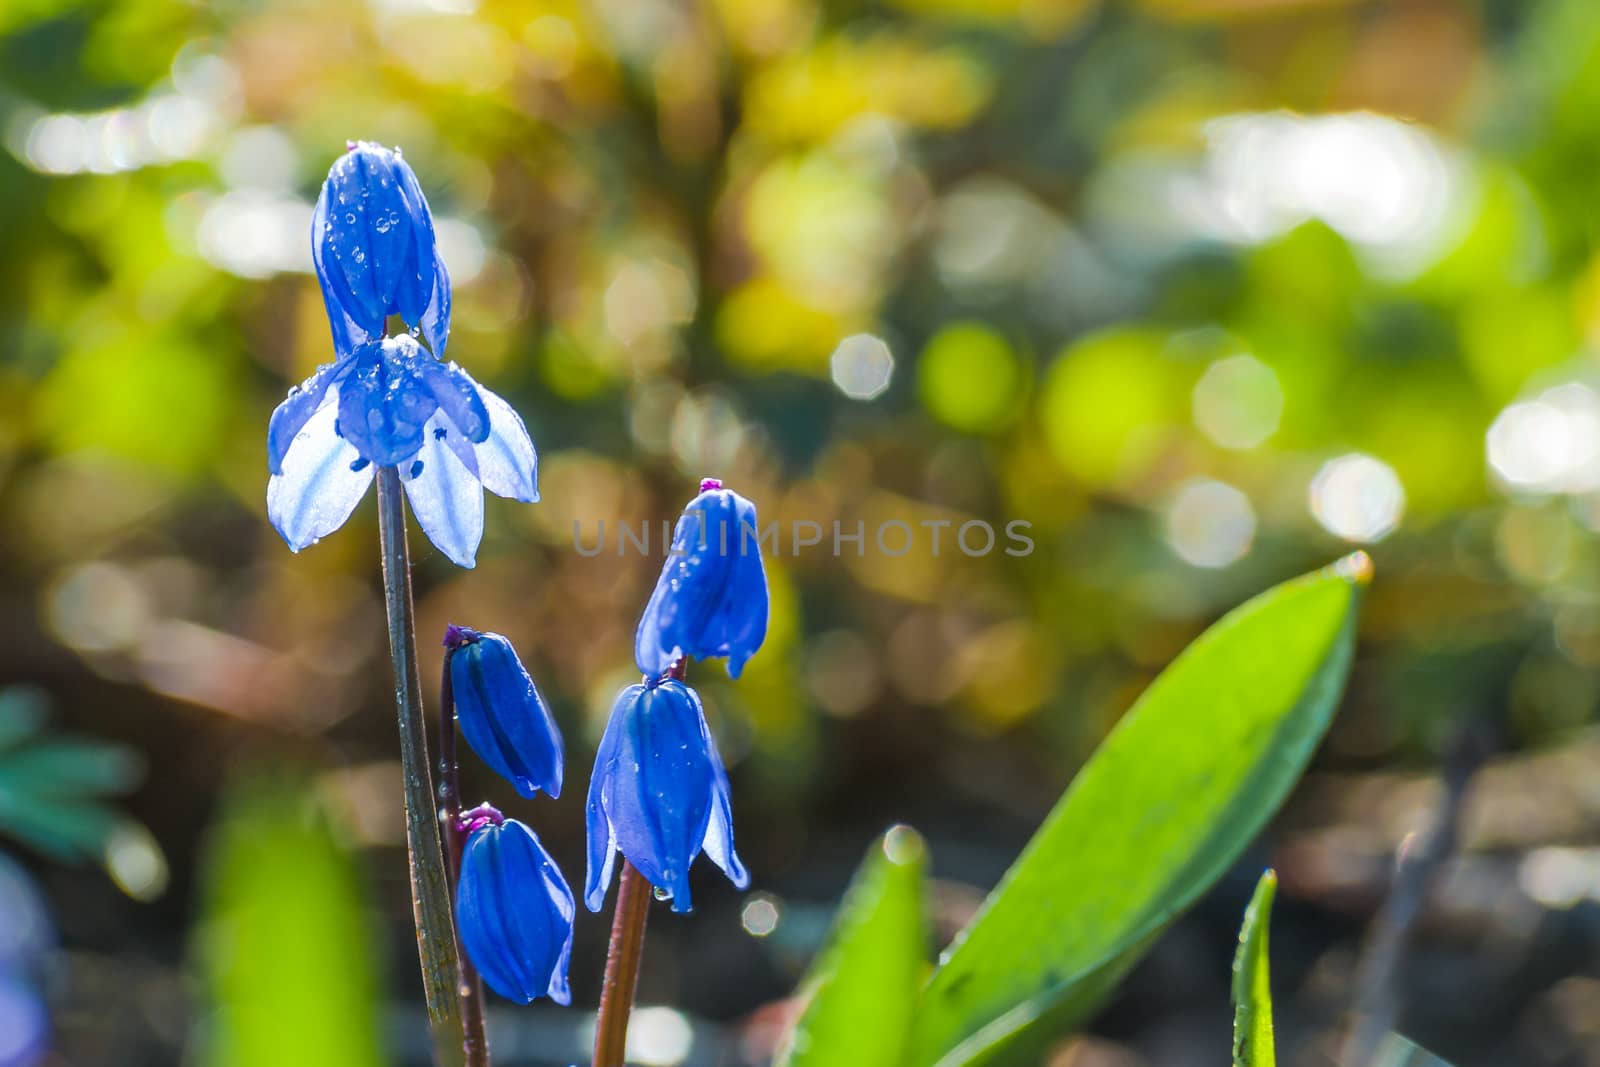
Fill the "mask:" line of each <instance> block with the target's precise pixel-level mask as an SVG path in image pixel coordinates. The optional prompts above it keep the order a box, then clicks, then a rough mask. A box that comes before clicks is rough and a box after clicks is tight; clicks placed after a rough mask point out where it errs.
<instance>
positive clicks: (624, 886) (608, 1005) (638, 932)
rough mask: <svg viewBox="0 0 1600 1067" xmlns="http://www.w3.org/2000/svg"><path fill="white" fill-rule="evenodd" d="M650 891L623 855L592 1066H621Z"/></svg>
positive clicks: (636, 982)
mask: <svg viewBox="0 0 1600 1067" xmlns="http://www.w3.org/2000/svg"><path fill="white" fill-rule="evenodd" d="M652 892H653V890H652V889H651V888H650V883H649V882H648V881H646V880H645V877H644V875H642V874H640V873H639V872H638V870H636V869H635V868H634V866H633V864H631V863H629V862H628V860H627V858H626V857H624V858H623V860H622V878H621V880H620V881H619V883H618V885H617V909H616V913H615V914H614V915H613V916H612V918H611V947H610V948H609V949H607V950H606V977H605V984H604V985H603V986H601V987H600V1020H599V1023H598V1024H597V1025H596V1027H595V1032H594V1067H622V1063H623V1055H624V1054H625V1053H626V1051H627V1047H628V1016H629V1015H630V1014H632V1012H633V994H634V989H635V987H637V986H638V984H639V957H640V956H641V955H643V953H644V926H645V920H646V919H648V918H650V897H651V894H652Z"/></svg>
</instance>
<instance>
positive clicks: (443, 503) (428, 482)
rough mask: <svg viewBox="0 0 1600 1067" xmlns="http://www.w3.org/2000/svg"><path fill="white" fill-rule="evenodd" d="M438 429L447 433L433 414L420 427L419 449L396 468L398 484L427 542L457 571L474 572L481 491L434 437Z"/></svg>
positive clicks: (480, 531) (480, 522)
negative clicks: (470, 570) (412, 456)
mask: <svg viewBox="0 0 1600 1067" xmlns="http://www.w3.org/2000/svg"><path fill="white" fill-rule="evenodd" d="M442 425H443V426H446V428H448V424H446V423H445V422H444V420H443V417H442V416H441V415H440V414H439V413H438V412H435V413H434V416H433V418H431V419H429V420H428V424H427V426H426V427H425V428H424V433H423V441H422V450H421V451H420V452H418V453H417V455H416V458H414V459H412V460H410V461H408V462H405V463H402V464H400V480H401V481H402V482H403V483H404V485H405V487H406V498H407V499H409V500H410V501H411V512H412V514H414V515H416V517H417V524H418V525H419V526H421V527H422V532H423V533H425V534H427V535H428V540H430V541H432V542H433V543H434V545H436V546H437V547H438V549H439V551H441V552H443V553H444V554H445V555H446V556H448V557H449V558H450V562H452V563H454V564H456V565H457V566H458V567H472V566H474V565H475V564H476V562H477V555H478V544H479V543H480V542H481V541H482V540H483V487H482V486H481V485H479V484H478V479H477V478H476V477H474V476H473V474H472V472H471V471H469V470H468V469H467V468H466V465H465V464H463V463H462V462H461V460H460V459H458V458H457V457H456V454H455V452H454V451H453V450H452V449H451V448H450V446H449V445H448V444H447V443H445V441H443V440H441V439H440V438H439V436H438V435H437V434H435V433H434V430H436V429H438V428H440V426H442Z"/></svg>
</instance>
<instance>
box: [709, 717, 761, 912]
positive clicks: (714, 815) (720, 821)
mask: <svg viewBox="0 0 1600 1067" xmlns="http://www.w3.org/2000/svg"><path fill="white" fill-rule="evenodd" d="M700 732H701V734H702V735H703V737H704V738H705V746H706V752H707V754H709V755H710V757H711V772H712V778H711V822H710V824H709V825H708V826H707V827H706V840H705V853H706V855H707V856H709V857H710V858H711V862H712V863H715V864H716V865H717V866H718V867H721V868H722V873H723V874H726V875H727V876H728V881H730V882H732V883H733V884H734V885H735V886H736V887H737V888H739V889H746V888H748V887H749V885H750V872H749V871H747V870H745V867H744V864H743V863H741V862H740V860H739V853H738V852H737V851H736V850H735V849H734V847H733V787H732V786H731V785H729V783H728V771H727V768H725V767H724V766H723V765H722V755H721V753H719V752H718V751H717V742H716V739H715V738H714V737H712V736H711V730H710V728H709V727H708V726H707V725H706V721H705V717H704V716H702V717H701V719H700Z"/></svg>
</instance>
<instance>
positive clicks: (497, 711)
mask: <svg viewBox="0 0 1600 1067" xmlns="http://www.w3.org/2000/svg"><path fill="white" fill-rule="evenodd" d="M450 684H451V688H452V690H453V692H454V695H455V701H456V714H457V717H458V718H459V720H460V723H461V732H462V734H463V735H464V736H465V737H466V739H467V744H469V745H471V746H472V750H473V751H474V752H476V753H477V754H478V757H479V758H480V759H482V760H483V762H485V763H487V764H488V765H489V766H490V767H491V768H492V769H493V770H494V772H495V773H496V774H498V775H500V777H502V778H504V779H506V780H507V781H508V782H510V783H511V784H512V785H514V786H516V789H517V792H518V793H521V794H522V795H523V796H525V797H530V798H531V797H532V796H534V794H536V793H537V792H538V791H539V790H541V789H543V790H544V791H545V792H546V793H549V794H550V795H551V796H552V797H559V796H560V795H561V772H562V760H563V756H562V745H561V730H560V728H559V727H557V726H556V721H555V718H554V716H552V715H551V714H550V708H549V706H548V705H547V704H545V702H544V698H543V697H542V696H540V695H539V690H538V688H537V687H536V686H535V685H534V684H533V678H532V677H530V676H529V674H528V671H527V668H525V667H524V666H523V665H522V661H521V660H520V659H518V658H517V653H516V650H515V649H514V648H512V647H511V642H510V641H508V640H507V639H506V638H505V637H503V636H501V635H500V634H496V633H480V634H478V635H477V637H476V639H475V640H471V641H469V642H468V643H467V644H464V645H462V646H461V647H459V648H457V649H456V650H455V651H454V652H452V653H451V655H450Z"/></svg>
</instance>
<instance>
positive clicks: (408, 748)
mask: <svg viewBox="0 0 1600 1067" xmlns="http://www.w3.org/2000/svg"><path fill="white" fill-rule="evenodd" d="M378 536H379V540H380V542H381V544H382V547H383V596H384V601H385V603H386V606H387V608H388V620H389V657H390V659H391V660H393V662H394V702H395V710H396V712H397V713H398V717H399V721H400V769H401V776H402V778H403V779H404V781H405V802H406V846H407V849H408V851H409V853H410V861H411V863H410V866H411V910H412V914H413V916H414V918H415V920H416V924H417V953H418V955H419V956H420V957H421V962H422V987H423V992H424V993H425V994H426V996H427V1002H428V1023H429V1027H430V1028H431V1030H432V1033H433V1062H434V1063H435V1064H436V1065H437V1067H462V1065H463V1063H464V1062H465V1061H464V1059H463V1056H464V1053H463V1048H462V1046H463V1032H462V1026H461V1009H460V1004H459V1002H458V1001H457V986H458V969H459V964H458V962H457V954H456V937H455V926H454V919H453V918H452V916H451V908H450V886H449V883H448V882H447V881H446V879H445V870H444V854H443V852H442V851H441V850H440V846H439V828H438V823H437V821H436V820H435V818H434V800H433V783H432V781H431V780H430V775H429V773H428V737H427V726H426V724H425V723H424V722H423V715H422V679H421V677H420V676H419V675H418V674H417V634H416V609H415V607H413V605H412V601H411V555H410V552H409V550H408V549H407V547H406V516H405V502H404V499H403V497H402V494H401V491H400V472H399V471H398V470H396V469H395V468H394V467H380V468H378Z"/></svg>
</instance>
